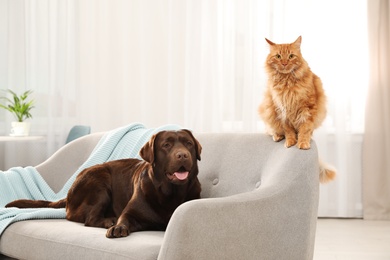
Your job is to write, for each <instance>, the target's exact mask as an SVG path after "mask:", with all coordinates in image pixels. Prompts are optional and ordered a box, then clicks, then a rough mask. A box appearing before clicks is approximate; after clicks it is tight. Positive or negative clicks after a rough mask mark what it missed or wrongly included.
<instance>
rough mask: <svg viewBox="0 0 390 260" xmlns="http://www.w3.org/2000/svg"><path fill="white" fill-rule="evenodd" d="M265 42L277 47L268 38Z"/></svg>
mask: <svg viewBox="0 0 390 260" xmlns="http://www.w3.org/2000/svg"><path fill="white" fill-rule="evenodd" d="M265 40H266V41H267V42H268V44H269V45H271V46H274V45H275V43H273V42H271V41H270V40H268V39H267V38H265Z"/></svg>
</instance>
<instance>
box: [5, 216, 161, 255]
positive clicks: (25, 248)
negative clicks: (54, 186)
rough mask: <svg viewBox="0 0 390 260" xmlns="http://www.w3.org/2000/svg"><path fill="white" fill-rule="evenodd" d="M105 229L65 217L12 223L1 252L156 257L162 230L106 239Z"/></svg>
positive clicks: (6, 253)
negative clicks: (85, 224)
mask: <svg viewBox="0 0 390 260" xmlns="http://www.w3.org/2000/svg"><path fill="white" fill-rule="evenodd" d="M105 233H106V229H103V228H93V227H85V226H84V225H83V224H80V223H75V222H71V221H67V220H64V219H45V220H28V221H20V222H16V223H14V224H12V225H11V226H9V227H8V228H7V232H5V233H4V234H3V235H2V237H1V239H0V251H1V252H2V254H4V255H7V256H10V257H14V258H17V259H39V260H43V259H61V260H63V259H72V260H74V259H83V260H87V259H94V260H95V259H134V260H139V259H157V256H158V253H159V250H160V247H161V244H162V241H163V238H164V232H160V231H143V232H135V233H132V234H131V235H130V236H128V237H125V238H120V239H109V238H106V236H105Z"/></svg>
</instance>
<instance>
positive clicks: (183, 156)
mask: <svg viewBox="0 0 390 260" xmlns="http://www.w3.org/2000/svg"><path fill="white" fill-rule="evenodd" d="M188 156H189V154H188V153H186V152H182V151H180V152H177V153H176V158H177V159H178V160H186V159H188Z"/></svg>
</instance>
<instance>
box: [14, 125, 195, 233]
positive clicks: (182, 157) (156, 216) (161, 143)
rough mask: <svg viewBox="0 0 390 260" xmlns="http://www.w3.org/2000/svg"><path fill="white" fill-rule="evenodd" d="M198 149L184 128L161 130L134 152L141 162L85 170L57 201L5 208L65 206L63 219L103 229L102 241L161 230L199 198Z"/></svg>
mask: <svg viewBox="0 0 390 260" xmlns="http://www.w3.org/2000/svg"><path fill="white" fill-rule="evenodd" d="M201 150H202V147H201V145H200V144H199V142H198V141H197V140H196V139H195V138H194V136H193V135H192V133H191V132H190V131H188V130H179V131H162V132H159V133H157V134H155V135H153V136H152V137H151V139H150V140H149V142H147V143H146V144H145V145H144V146H143V147H142V149H141V150H140V155H141V157H142V158H143V159H144V160H138V159H122V160H116V161H110V162H106V163H103V164H99V165H95V166H92V167H89V168H86V169H84V170H83V171H82V172H80V174H79V175H78V176H77V178H76V180H75V182H74V183H73V185H72V187H71V188H70V189H69V192H68V195H67V197H66V198H65V199H63V200H60V201H57V202H50V201H42V200H37V201H35V200H16V201H13V202H11V203H9V204H7V205H6V207H19V208H38V207H49V208H63V207H65V208H66V219H68V220H70V221H75V222H81V223H84V224H85V226H91V227H103V228H107V229H108V230H107V233H106V236H107V237H108V238H116V237H126V236H128V235H129V234H130V233H131V232H135V231H141V230H165V228H166V226H167V224H168V221H169V219H170V218H171V215H172V214H173V212H174V210H175V209H176V208H177V207H178V206H179V205H180V204H182V203H183V202H186V201H189V200H192V199H198V198H199V197H200V191H201V187H200V183H199V180H198V177H197V175H198V164H197V160H200V153H201Z"/></svg>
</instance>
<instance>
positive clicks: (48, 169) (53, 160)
mask: <svg viewBox="0 0 390 260" xmlns="http://www.w3.org/2000/svg"><path fill="white" fill-rule="evenodd" d="M103 135H104V132H99V133H94V134H90V135H86V136H83V137H80V138H78V139H76V140H74V141H72V142H70V143H68V144H66V145H64V146H62V147H61V148H60V149H59V150H58V151H56V152H55V153H54V154H53V155H52V156H51V157H50V158H48V159H47V160H46V161H44V162H43V163H41V164H39V165H38V166H36V169H37V170H38V172H39V173H40V174H41V175H42V177H43V178H44V179H45V181H46V182H47V184H49V186H50V187H51V188H52V189H53V191H54V192H58V191H59V190H60V189H61V188H62V187H63V186H64V184H65V183H66V181H67V180H68V179H69V178H70V177H71V176H72V174H73V173H74V172H75V171H77V170H78V169H79V167H80V166H81V165H82V164H83V163H84V162H85V161H86V160H87V159H88V157H89V156H90V154H91V152H92V151H93V149H94V148H95V146H96V145H97V143H98V142H99V141H100V139H101V138H102V136H103Z"/></svg>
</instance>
